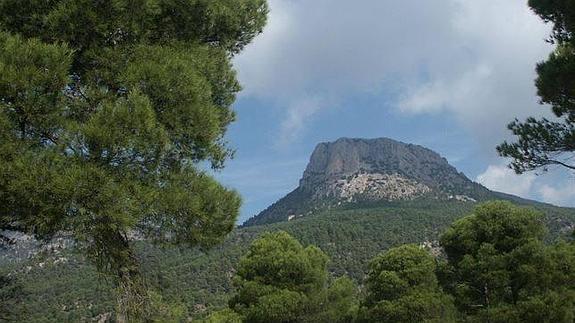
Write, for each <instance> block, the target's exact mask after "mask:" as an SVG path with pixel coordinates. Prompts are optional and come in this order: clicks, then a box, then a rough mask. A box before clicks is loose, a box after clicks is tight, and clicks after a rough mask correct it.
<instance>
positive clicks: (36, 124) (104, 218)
mask: <svg viewBox="0 0 575 323" xmlns="http://www.w3.org/2000/svg"><path fill="white" fill-rule="evenodd" d="M174 13H177V14H174ZM266 14H267V6H266V2H265V0H240V1H236V0H234V1H231V0H217V1H214V0H209V1H208V0H195V1H156V0H117V1H104V2H102V1H91V0H80V1H77V0H49V1H37V0H26V1H15V0H1V1H0V126H1V127H2V129H1V130H0V138H1V139H2V141H1V142H0V188H1V189H0V228H11V229H17V230H21V231H26V232H29V233H33V234H36V235H38V236H41V237H49V236H50V235H52V234H54V233H56V232H60V231H66V232H71V233H72V234H73V235H74V238H75V239H76V240H77V241H78V242H80V246H81V247H82V249H83V250H85V251H86V252H87V254H88V256H89V257H90V258H91V259H92V260H93V261H94V263H95V264H96V265H97V267H98V269H100V270H101V271H103V272H105V273H107V274H110V275H111V277H114V278H115V279H116V280H117V285H118V287H119V288H120V290H121V291H122V293H120V295H119V297H120V299H119V306H120V311H124V310H126V308H131V309H133V310H134V311H135V312H134V313H126V315H128V316H133V317H134V319H135V320H143V319H145V317H146V316H147V315H148V314H146V313H143V314H138V313H136V312H140V311H144V310H146V308H148V307H149V306H148V305H147V304H148V303H149V302H150V295H148V293H147V291H146V283H145V281H144V279H143V278H142V277H141V272H140V264H139V260H138V259H137V256H136V255H135V254H134V250H133V247H132V242H131V241H130V238H129V234H131V233H132V232H134V231H135V230H139V231H140V232H142V233H144V234H146V235H147V236H148V237H152V238H153V239H154V240H156V241H160V242H167V243H174V244H189V245H200V246H213V245H214V244H216V243H218V242H221V241H223V239H224V237H225V235H226V234H228V233H229V232H230V231H231V230H232V229H233V227H234V224H235V220H236V217H237V214H238V209H239V205H240V199H239V197H238V195H237V193H236V192H234V191H231V190H229V189H227V188H225V187H223V186H221V185H220V184H218V183H217V182H216V181H215V180H213V179H212V178H210V177H209V176H208V175H207V174H205V173H203V172H201V171H200V170H199V168H200V167H199V166H198V164H199V163H200V162H202V161H209V162H211V164H212V166H213V167H214V168H221V167H223V163H224V161H225V160H226V159H227V158H228V157H230V156H231V150H230V149H229V148H227V147H226V144H225V141H224V140H223V136H224V134H225V131H226V129H227V126H228V125H229V124H230V123H231V122H232V121H233V120H234V112H233V111H232V110H231V105H232V103H233V102H234V100H235V95H236V93H237V92H238V91H239V90H240V86H239V84H238V82H237V80H236V76H235V71H234V70H233V68H232V63H231V59H232V57H233V55H234V54H237V53H239V51H240V50H241V49H242V48H243V47H244V46H245V45H246V44H247V43H249V42H250V41H251V40H252V39H253V37H254V36H255V35H257V34H258V33H260V32H261V30H262V28H263V26H264V24H265V21H266Z"/></svg>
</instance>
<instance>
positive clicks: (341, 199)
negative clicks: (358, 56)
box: [244, 138, 518, 226]
mask: <svg viewBox="0 0 575 323" xmlns="http://www.w3.org/2000/svg"><path fill="white" fill-rule="evenodd" d="M497 197H500V198H505V197H504V195H503V194H500V193H496V192H491V191H490V190H488V189H487V188H485V187H483V186H481V185H480V184H478V183H475V182H473V181H471V180H470V179H469V178H467V177H466V176H465V175H464V174H463V173H460V172H458V171H457V169H455V167H453V166H451V165H450V164H449V163H448V161H447V160H446V159H445V158H443V157H441V156H440V155H439V154H438V153H436V152H434V151H432V150H430V149H428V148H425V147H422V146H418V145H413V144H407V143H403V142H399V141H396V140H393V139H389V138H378V139H352V138H341V139H338V140H337V141H334V142H328V143H320V144H318V145H317V147H316V148H315V150H314V152H313V153H312V155H311V158H310V162H309V164H308V165H307V167H306V169H305V171H304V173H303V177H302V178H301V180H300V183H299V186H298V187H297V188H296V189H295V190H293V191H292V192H290V193H289V194H287V195H286V196H285V197H284V198H282V199H280V200H279V201H278V202H276V203H274V204H273V205H271V206H270V207H269V208H267V209H266V210H264V211H262V212H261V213H260V214H258V215H256V216H255V217H253V218H251V219H249V220H248V221H246V223H245V224H244V225H245V226H251V225H259V224H266V223H274V222H280V221H289V220H292V219H295V218H299V217H303V216H309V215H312V214H314V213H318V212H321V211H323V210H325V209H330V208H334V207H342V206H344V207H345V206H346V205H349V204H358V203H366V202H372V203H373V202H394V201H410V200H416V199H435V200H460V201H469V202H476V201H482V200H488V199H493V198H497ZM509 198H510V199H513V198H515V197H511V196H510V197H509ZM506 199H507V198H506ZM515 199H518V198H515Z"/></svg>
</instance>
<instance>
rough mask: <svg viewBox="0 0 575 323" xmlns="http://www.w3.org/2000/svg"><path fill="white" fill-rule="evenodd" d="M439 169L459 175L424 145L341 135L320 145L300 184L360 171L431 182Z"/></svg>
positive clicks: (312, 185) (305, 184)
mask: <svg viewBox="0 0 575 323" xmlns="http://www.w3.org/2000/svg"><path fill="white" fill-rule="evenodd" d="M438 169H442V170H444V171H448V172H450V173H452V175H454V176H458V175H459V174H458V172H457V170H456V169H455V168H453V167H451V166H450V165H449V163H448V162H447V160H446V159H445V158H443V157H441V156H440V155H439V154H437V153H436V152H434V151H432V150H429V149H427V148H424V147H422V146H418V145H412V144H406V143H403V142H399V141H395V140H393V139H389V138H378V139H353V138H341V139H338V140H337V141H334V142H328V143H320V144H319V145H317V147H316V148H315V150H314V152H313V153H312V155H311V158H310V162H309V164H308V166H307V168H306V170H305V172H304V174H303V178H302V179H301V181H300V187H302V188H310V189H313V188H314V187H315V186H316V185H317V184H318V183H323V182H326V181H330V180H333V179H338V178H341V177H345V176H348V175H352V174H357V173H378V174H400V175H404V176H406V177H411V178H413V179H415V180H418V181H421V182H423V183H429V182H432V181H433V178H434V176H435V175H437V174H436V171H437V170H438Z"/></svg>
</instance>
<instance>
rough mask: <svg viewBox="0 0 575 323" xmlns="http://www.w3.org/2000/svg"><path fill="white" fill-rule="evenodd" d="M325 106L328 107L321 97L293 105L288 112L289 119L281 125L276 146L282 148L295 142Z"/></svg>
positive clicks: (305, 99) (303, 100)
mask: <svg viewBox="0 0 575 323" xmlns="http://www.w3.org/2000/svg"><path fill="white" fill-rule="evenodd" d="M325 106H327V103H326V100H325V99H322V98H319V97H310V98H304V99H302V100H300V101H295V102H294V103H292V104H291V106H290V108H289V109H288V111H287V117H286V118H285V119H284V121H283V122H282V124H281V129H280V135H279V140H278V141H277V142H276V144H277V145H278V146H280V147H282V146H284V145H288V144H290V143H291V142H293V141H295V139H297V138H298V137H299V136H300V135H301V133H302V129H304V127H305V125H306V124H307V123H308V122H309V121H310V119H311V118H312V117H313V115H314V114H315V113H316V112H317V111H319V110H320V109H322V108H323V107H325Z"/></svg>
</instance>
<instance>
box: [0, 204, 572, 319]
mask: <svg viewBox="0 0 575 323" xmlns="http://www.w3.org/2000/svg"><path fill="white" fill-rule="evenodd" d="M474 205H475V204H474V203H470V202H457V201H451V202H438V201H423V200H422V201H410V202H395V203H384V204H383V205H370V206H366V205H362V206H357V207H356V208H349V209H337V210H332V211H329V212H325V213H322V214H318V215H315V216H311V217H305V218H301V219H297V220H293V221H289V222H281V223H275V224H271V225H262V226H252V227H246V228H240V229H237V230H236V231H235V232H234V233H232V234H231V235H230V236H229V237H228V238H227V240H226V241H225V242H224V244H222V245H221V246H218V247H216V248H214V249H211V250H208V251H206V252H201V251H199V250H197V249H194V250H189V249H185V248H183V249H180V250H175V249H171V248H161V247H157V246H153V245H150V244H147V243H143V242H140V243H139V244H138V254H139V257H141V258H142V260H145V261H144V263H145V264H146V266H145V267H144V272H145V276H146V278H147V279H148V281H149V283H150V284H151V286H152V287H153V290H154V292H155V293H157V294H158V295H159V296H160V295H161V298H162V301H163V302H164V303H166V304H170V306H173V307H174V306H175V307H179V308H180V309H181V310H182V311H184V312H185V313H187V315H190V316H195V317H202V316H205V315H206V314H208V313H210V312H211V311H213V310H215V309H217V308H221V307H223V306H225V305H226V304H227V300H228V299H229V298H230V297H231V295H232V293H233V286H232V278H233V276H234V273H235V271H236V265H237V262H238V260H239V258H240V257H241V256H242V255H243V254H244V253H245V251H246V250H247V248H248V246H249V244H250V243H251V241H253V240H254V239H255V238H256V237H258V236H259V235H261V234H262V233H263V232H267V231H279V230H282V231H286V232H288V233H290V234H291V235H293V236H294V237H296V238H297V239H298V240H299V241H301V242H302V244H303V245H310V244H313V245H316V246H318V247H319V248H320V249H321V250H323V251H324V252H325V253H326V254H327V255H328V256H329V258H330V259H331V261H330V262H329V263H328V269H329V271H330V273H331V274H332V276H333V277H338V276H341V275H344V274H346V275H349V276H350V277H351V278H353V280H354V281H355V282H356V283H358V284H362V282H363V279H364V276H365V274H366V272H367V265H368V262H369V259H371V258H373V257H374V256H375V255H377V254H378V253H380V252H381V251H383V250H386V249H388V248H390V247H394V246H398V245H402V244H405V243H416V244H424V245H425V246H426V247H427V248H430V249H431V250H432V251H434V252H437V248H438V241H437V240H438V237H439V235H440V234H441V233H442V232H443V231H444V230H445V228H447V227H448V226H449V225H450V224H451V223H452V222H453V221H454V220H455V219H458V218H460V217H462V216H464V215H466V214H468V213H469V212H471V210H472V209H473V207H474ZM537 207H538V208H539V209H541V210H542V211H544V212H545V214H546V221H545V222H546V224H547V225H548V227H549V228H550V232H549V234H548V235H547V241H553V240H555V239H557V238H558V237H560V236H563V237H568V236H569V235H570V233H571V231H572V228H573V225H574V224H575V210H572V209H568V208H558V207H552V206H548V205H543V204H539V205H538V206H537ZM62 258H65V259H66V260H62ZM2 271H3V273H8V272H9V273H10V274H9V275H8V277H9V280H8V281H6V282H3V286H2V289H1V297H2V298H3V299H5V300H6V302H7V304H11V305H10V307H9V309H10V312H11V313H12V315H13V318H15V319H14V321H21V320H22V319H25V320H26V321H29V322H54V321H61V322H66V321H67V322H74V321H78V320H88V319H90V318H94V317H97V316H98V315H102V314H105V313H110V312H112V311H113V310H114V306H115V302H114V300H115V297H114V291H113V288H112V285H111V283H109V282H108V281H107V280H106V278H105V277H104V276H102V275H98V274H97V272H96V271H95V269H94V268H93V267H92V266H91V265H90V264H89V263H88V262H86V261H85V260H84V258H83V257H82V256H81V255H80V254H78V253H74V252H73V251H72V250H66V251H64V255H62V254H60V255H54V254H53V253H44V254H41V255H38V256H37V257H35V258H34V259H30V260H29V261H26V262H24V263H22V264H17V265H6V264H5V265H3V266H2ZM11 296H17V297H18V298H19V299H11Z"/></svg>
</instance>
